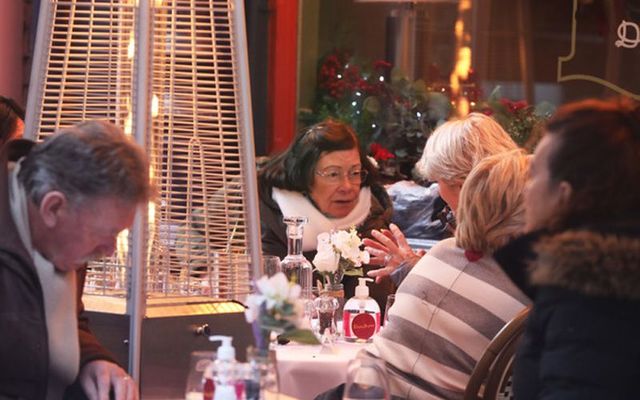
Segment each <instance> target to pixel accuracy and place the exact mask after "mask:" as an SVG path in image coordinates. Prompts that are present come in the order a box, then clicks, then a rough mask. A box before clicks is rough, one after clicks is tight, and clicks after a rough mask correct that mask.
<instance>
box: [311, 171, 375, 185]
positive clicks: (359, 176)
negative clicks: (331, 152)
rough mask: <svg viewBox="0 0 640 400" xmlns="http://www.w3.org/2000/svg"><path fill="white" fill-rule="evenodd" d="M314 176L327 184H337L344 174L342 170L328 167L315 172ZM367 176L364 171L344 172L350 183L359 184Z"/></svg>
mask: <svg viewBox="0 0 640 400" xmlns="http://www.w3.org/2000/svg"><path fill="white" fill-rule="evenodd" d="M316 175H318V176H321V177H322V178H324V180H325V181H327V182H328V183H335V184H337V183H340V182H342V179H343V177H344V176H345V172H343V170H342V168H338V167H329V168H325V169H323V170H322V171H316ZM367 175H368V172H367V170H364V169H352V170H349V171H347V172H346V176H347V179H349V182H351V183H360V182H362V181H364V180H365V179H366V178H367Z"/></svg>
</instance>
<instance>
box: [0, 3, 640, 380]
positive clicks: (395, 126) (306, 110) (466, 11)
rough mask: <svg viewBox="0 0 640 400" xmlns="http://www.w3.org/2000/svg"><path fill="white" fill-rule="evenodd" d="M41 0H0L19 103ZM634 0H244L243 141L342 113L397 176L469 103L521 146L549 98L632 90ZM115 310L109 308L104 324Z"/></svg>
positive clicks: (169, 359)
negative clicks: (247, 108) (246, 100)
mask: <svg viewBox="0 0 640 400" xmlns="http://www.w3.org/2000/svg"><path fill="white" fill-rule="evenodd" d="M40 1H45V0H40ZM40 1H38V0H24V1H21V0H5V1H4V2H3V11H2V13H0V37H2V38H3V40H2V41H0V58H1V59H2V60H3V62H2V63H0V94H2V95H4V96H9V97H13V98H15V99H16V100H18V102H19V103H21V104H23V105H24V104H26V100H27V98H26V97H27V95H26V94H27V91H28V86H29V77H30V71H31V67H32V66H31V60H32V55H33V46H34V45H33V43H34V37H35V26H36V22H35V21H36V19H37V17H38V13H37V10H38V9H39V4H40ZM94 1H95V2H96V3H101V4H116V3H118V2H117V1H111V0H94ZM163 1H165V2H167V1H169V0H163ZM174 1H175V2H177V3H182V4H187V5H188V4H189V1H186V0H184V1H179V0H174ZM191 1H194V2H197V0H191ZM59 3H62V1H59ZM639 3H640V1H637V0H636V1H619V0H473V1H472V0H420V1H418V0H416V1H404V2H403V1H385V0H245V7H246V21H247V39H248V51H249V67H250V71H251V78H252V79H251V89H252V103H253V122H254V143H255V148H256V154H257V155H270V154H273V152H275V151H278V150H282V149H284V148H285V147H286V146H287V145H288V143H289V142H290V140H291V138H292V137H293V135H294V134H295V132H296V131H297V130H298V129H300V128H301V127H303V126H304V125H306V124H309V123H313V122H314V121H317V120H319V119H322V118H324V117H327V116H333V117H337V118H342V119H345V120H347V121H349V122H350V123H352V124H353V125H354V126H355V128H356V130H357V131H358V133H359V135H360V136H361V138H362V140H363V142H364V144H365V145H366V146H367V148H369V149H372V154H373V155H374V156H376V155H377V157H376V158H378V159H379V161H381V165H382V167H383V168H387V167H388V169H386V170H385V171H383V172H386V175H387V178H388V179H389V180H390V181H393V180H396V179H400V178H403V177H409V176H410V173H411V171H410V167H411V165H412V162H413V161H415V158H416V157H417V156H418V155H419V154H420V153H421V151H422V145H423V143H424V141H425V140H426V138H427V136H428V134H429V133H430V132H431V130H432V129H433V128H434V127H435V126H436V125H437V124H438V123H440V122H442V121H443V120H445V119H446V118H449V117H454V116H456V115H461V114H464V113H466V112H469V111H473V110H477V111H480V112H485V113H490V114H492V115H494V116H495V117H496V118H497V119H499V120H500V122H501V123H503V124H507V125H508V127H507V130H508V131H511V133H518V134H520V133H522V134H523V135H524V136H521V137H516V139H517V140H519V141H520V142H521V143H522V144H523V145H528V146H532V144H533V142H534V140H533V139H535V135H534V138H533V139H532V140H530V139H529V136H528V135H529V133H530V132H531V131H532V130H533V131H535V129H534V128H535V127H536V126H537V124H538V123H539V122H541V121H543V120H544V119H545V118H546V117H548V115H549V114H550V113H551V112H552V111H553V109H554V107H556V106H558V105H560V104H562V103H565V102H568V101H571V100H576V99H580V98H586V97H600V98H603V97H609V96H615V95H620V94H622V95H626V96H630V97H634V98H637V97H638V93H640V88H639V87H638V86H640V80H638V79H636V78H635V72H636V71H638V67H639V66H640V65H639V63H640V59H639V57H638V49H637V47H636V46H637V45H638V44H640V28H639V27H638V25H637V24H638V23H640V15H639V13H640V4H639ZM371 144H377V145H379V146H375V145H374V146H373V147H370V145H371ZM373 150H375V151H373ZM385 151H386V153H385ZM389 154H392V155H393V157H392V158H390V156H389ZM205 207H206V206H205ZM236 311H237V310H236ZM156 322H157V321H156ZM242 322H243V321H242V318H240V321H239V322H238V321H236V322H234V324H235V323H238V324H239V323H242ZM126 324H127V322H126V321H108V323H106V324H105V325H109V326H110V327H111V328H110V329H112V330H111V331H105V332H103V334H104V335H105V337H108V336H109V335H113V336H114V337H115V333H114V332H116V331H126V329H127V328H126ZM199 328H202V329H203V332H205V333H206V330H205V329H204V325H201V326H199ZM172 329H174V330H175V332H174V331H171V332H170V331H169V330H167V327H166V326H163V325H160V324H158V325H157V326H149V329H147V331H146V333H145V337H144V340H145V343H148V345H149V346H150V347H152V346H162V345H163V340H165V338H166V337H169V336H173V335H176V336H177V335H178V334H180V332H177V330H179V329H181V327H178V326H175V327H172ZM229 329H232V328H231V327H229ZM157 332H163V335H158V334H157ZM245 339H246V340H245V341H244V342H243V341H239V344H240V345H244V344H246V343H245V342H248V341H250V340H251V339H250V334H248V335H247V337H246V338H245ZM105 341H108V339H105ZM110 344H111V345H112V346H116V347H117V346H120V347H123V344H122V343H115V341H113V340H112V343H110ZM199 346H202V347H203V348H206V346H208V343H206V342H204V343H200V344H199ZM124 347H125V349H124V352H125V353H126V346H124ZM187 357H188V352H186V351H185V350H184V349H183V348H181V347H180V346H173V347H172V348H170V349H167V350H166V352H165V353H163V354H160V355H158V356H157V357H155V358H148V359H146V360H144V362H146V363H147V365H156V366H157V367H158V368H161V369H162V368H164V369H167V370H168V369H170V368H172V367H175V365H170V364H176V365H178V364H180V363H183V361H180V362H178V361H175V362H174V360H186V358H187ZM125 358H126V356H125ZM175 381H176V382H180V383H182V382H183V381H184V377H183V376H176V377H175Z"/></svg>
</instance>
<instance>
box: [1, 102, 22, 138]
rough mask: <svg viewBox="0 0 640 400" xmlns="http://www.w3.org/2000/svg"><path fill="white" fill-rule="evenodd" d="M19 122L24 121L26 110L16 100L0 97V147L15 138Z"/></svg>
mask: <svg viewBox="0 0 640 400" xmlns="http://www.w3.org/2000/svg"><path fill="white" fill-rule="evenodd" d="M18 120H23V121H24V110H23V109H22V107H20V106H19V105H18V103H16V102H15V100H13V99H10V98H7V97H3V96H0V147H1V146H2V145H4V143H5V142H6V141H7V140H9V138H11V136H13V133H14V132H15V131H16V129H17V128H18Z"/></svg>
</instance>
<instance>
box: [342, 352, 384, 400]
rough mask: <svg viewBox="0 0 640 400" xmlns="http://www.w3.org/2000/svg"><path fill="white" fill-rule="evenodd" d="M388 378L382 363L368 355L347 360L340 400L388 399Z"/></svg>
mask: <svg viewBox="0 0 640 400" xmlns="http://www.w3.org/2000/svg"><path fill="white" fill-rule="evenodd" d="M390 398H391V395H390V391H389V380H388V378H387V372H386V370H385V367H384V365H383V364H382V363H381V362H380V361H378V360H376V359H374V358H371V357H369V356H358V357H356V358H355V359H353V360H351V361H349V364H348V366H347V382H346V383H345V385H344V394H343V396H342V400H362V399H368V400H389V399H390Z"/></svg>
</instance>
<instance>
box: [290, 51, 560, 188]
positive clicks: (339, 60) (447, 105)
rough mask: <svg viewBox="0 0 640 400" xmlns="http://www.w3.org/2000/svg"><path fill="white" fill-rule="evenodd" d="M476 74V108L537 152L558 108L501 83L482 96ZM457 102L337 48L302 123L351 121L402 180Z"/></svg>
mask: <svg viewBox="0 0 640 400" xmlns="http://www.w3.org/2000/svg"><path fill="white" fill-rule="evenodd" d="M474 76H475V74H470V78H469V80H468V81H466V82H465V84H466V85H467V86H468V87H469V88H470V89H468V90H467V92H466V96H467V98H468V99H470V100H472V104H474V106H473V108H472V110H471V111H477V112H483V113H485V114H487V115H491V116H492V117H493V118H495V119H496V121H498V123H500V125H502V127H503V128H504V129H505V130H506V131H507V132H508V133H509V134H510V135H511V136H512V137H513V139H514V141H515V142H516V143H518V144H519V145H520V146H523V147H525V148H526V149H528V150H532V149H533V148H534V146H535V144H536V143H537V141H538V139H539V137H540V130H541V127H542V126H543V123H544V122H545V121H546V120H547V119H548V118H549V116H551V114H552V113H553V111H554V107H553V106H552V105H551V104H550V103H547V102H543V103H540V104H538V105H535V106H532V105H529V104H527V102H526V101H512V100H510V99H507V98H505V97H503V96H502V93H501V88H500V87H499V86H498V87H496V88H495V89H494V90H493V92H492V93H491V94H490V95H489V97H488V98H487V99H486V100H479V98H480V97H481V93H480V90H479V88H478V86H477V85H476V84H475V82H474V81H475V77H474ZM451 104H452V99H451V98H450V93H449V92H448V91H447V90H446V88H440V89H439V90H436V89H434V88H431V87H429V85H428V84H427V83H425V82H424V81H423V80H421V79H418V80H415V81H412V80H410V79H408V78H407V77H406V76H405V75H404V74H403V73H402V71H400V70H398V69H396V68H392V66H391V64H389V63H388V62H386V61H383V60H378V61H374V62H364V61H361V60H358V59H357V58H356V57H354V56H353V55H352V54H351V53H350V52H349V51H345V50H334V51H332V52H331V53H329V54H327V55H326V56H325V57H323V58H322V59H321V60H320V62H319V68H318V84H317V89H316V98H315V101H314V104H313V106H312V108H311V109H310V110H304V111H302V112H301V113H300V122H301V123H302V124H303V125H304V126H308V125H311V124H314V123H317V122H319V121H322V120H324V119H326V118H328V117H331V118H334V119H338V120H340V121H343V122H346V123H349V124H350V125H351V126H352V127H353V128H354V130H355V131H356V132H357V134H358V136H359V138H360V142H361V144H362V146H363V148H364V149H366V151H367V152H368V153H369V154H370V155H372V157H373V158H374V159H375V160H376V161H377V162H378V164H379V166H380V171H381V173H382V175H383V176H386V177H388V178H391V180H398V179H405V178H411V177H412V174H411V171H412V169H413V166H414V165H415V163H416V161H418V160H419V158H420V156H421V155H422V151H423V149H424V144H425V142H426V140H427V138H428V137H429V135H430V134H431V132H432V131H433V130H434V129H435V128H436V127H437V126H438V125H440V124H441V123H443V122H444V121H446V120H447V119H449V118H450V116H451V115H452V111H453V110H452V105H451Z"/></svg>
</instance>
